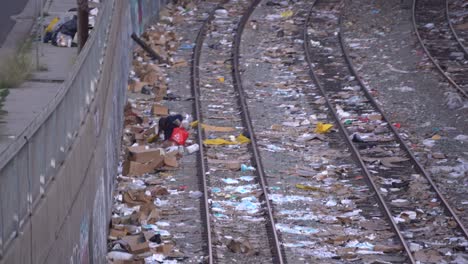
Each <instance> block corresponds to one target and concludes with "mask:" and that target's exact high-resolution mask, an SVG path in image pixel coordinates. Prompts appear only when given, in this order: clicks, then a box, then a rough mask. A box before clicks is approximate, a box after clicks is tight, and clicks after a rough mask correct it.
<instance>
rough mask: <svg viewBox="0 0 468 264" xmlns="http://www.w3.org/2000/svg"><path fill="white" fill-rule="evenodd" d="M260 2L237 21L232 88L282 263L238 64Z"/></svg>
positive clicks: (281, 260) (278, 259)
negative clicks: (236, 95)
mask: <svg viewBox="0 0 468 264" xmlns="http://www.w3.org/2000/svg"><path fill="white" fill-rule="evenodd" d="M260 2H261V0H254V1H253V2H252V4H251V5H250V7H249V8H248V10H247V11H246V12H245V13H244V15H243V16H242V18H241V20H240V21H239V23H238V26H237V31H236V36H235V37H234V43H233V46H232V56H233V67H232V76H233V80H234V88H235V89H236V91H237V94H238V99H239V105H240V106H241V109H242V120H243V123H244V125H245V127H246V128H247V131H248V132H249V134H250V140H251V148H252V152H253V154H254V160H253V162H254V165H256V167H257V173H258V176H259V179H260V181H259V182H260V185H261V188H262V191H263V195H264V197H265V204H266V207H267V209H268V212H267V213H268V218H269V220H270V225H271V227H270V228H271V230H270V232H271V234H272V235H273V238H272V241H270V242H271V243H272V244H273V246H274V248H273V249H274V253H275V254H274V255H276V262H275V263H280V264H282V263H285V262H284V261H283V254H282V252H281V243H280V242H279V236H278V233H277V232H276V226H275V220H274V217H273V210H272V205H271V202H270V199H269V198H268V190H267V183H266V180H265V171H264V168H263V164H262V159H261V157H260V151H259V149H258V145H257V140H256V138H255V133H254V129H253V125H252V119H251V118H250V112H249V108H248V106H247V100H246V97H245V91H244V87H243V85H242V79H241V76H240V66H239V57H240V51H239V49H240V45H241V39H242V32H243V31H244V27H245V25H246V24H247V21H248V20H249V17H250V16H251V14H252V13H253V11H254V10H255V8H256V7H257V6H258V5H259V4H260Z"/></svg>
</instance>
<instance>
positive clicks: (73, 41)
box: [43, 0, 100, 48]
mask: <svg viewBox="0 0 468 264" xmlns="http://www.w3.org/2000/svg"><path fill="white" fill-rule="evenodd" d="M99 4H100V2H99V0H91V1H89V3H88V5H89V16H88V28H89V30H92V29H93V28H94V25H95V23H96V18H97V15H98V12H99V8H98V6H99ZM77 31H78V18H77V8H72V9H70V10H68V11H67V12H66V13H64V14H61V15H59V16H55V17H54V16H52V17H50V21H49V22H48V24H47V26H46V27H45V29H44V39H43V42H44V43H49V42H50V43H51V44H52V45H54V46H57V47H68V48H70V47H76V45H77V43H78V40H77V38H78V36H77V34H76V33H77Z"/></svg>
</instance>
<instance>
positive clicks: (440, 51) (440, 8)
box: [412, 0, 468, 98]
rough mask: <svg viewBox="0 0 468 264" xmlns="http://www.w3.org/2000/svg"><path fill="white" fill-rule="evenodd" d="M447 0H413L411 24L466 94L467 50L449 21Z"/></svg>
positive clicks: (440, 67) (429, 52)
mask: <svg viewBox="0 0 468 264" xmlns="http://www.w3.org/2000/svg"><path fill="white" fill-rule="evenodd" d="M448 1H450V0H446V1H438V0H414V1H413V10H412V11H413V26H414V30H415V32H416V35H417V37H418V40H419V42H420V43H421V45H422V47H423V49H424V51H425V53H426V54H427V56H428V57H429V58H430V60H431V61H432V62H433V64H434V65H435V66H436V68H437V69H438V70H439V72H440V73H441V74H442V75H443V76H444V77H445V79H446V80H447V81H448V82H449V83H450V84H451V85H452V86H453V87H454V88H456V89H457V91H458V92H459V93H460V94H461V95H462V96H463V97H465V98H468V53H467V51H466V47H464V46H463V43H462V41H461V39H460V38H459V37H458V35H457V34H456V31H455V30H454V28H453V26H452V23H451V21H450V12H449V4H448Z"/></svg>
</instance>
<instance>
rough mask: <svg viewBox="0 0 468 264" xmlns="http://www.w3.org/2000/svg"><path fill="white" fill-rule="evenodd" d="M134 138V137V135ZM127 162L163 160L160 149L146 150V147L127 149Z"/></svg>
mask: <svg viewBox="0 0 468 264" xmlns="http://www.w3.org/2000/svg"><path fill="white" fill-rule="evenodd" d="M135 136H136V135H135ZM127 150H128V154H129V160H130V161H135V162H139V163H147V162H155V163H160V162H162V161H163V160H164V156H163V152H162V149H159V148H147V147H146V146H135V147H128V148H127Z"/></svg>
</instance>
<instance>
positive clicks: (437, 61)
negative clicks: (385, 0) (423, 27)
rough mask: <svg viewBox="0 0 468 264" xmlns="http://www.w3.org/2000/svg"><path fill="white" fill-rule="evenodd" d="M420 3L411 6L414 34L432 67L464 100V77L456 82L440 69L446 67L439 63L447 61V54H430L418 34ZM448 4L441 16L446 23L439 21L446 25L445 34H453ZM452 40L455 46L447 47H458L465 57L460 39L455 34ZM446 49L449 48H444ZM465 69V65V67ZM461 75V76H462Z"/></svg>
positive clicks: (417, 0) (414, 2)
mask: <svg viewBox="0 0 468 264" xmlns="http://www.w3.org/2000/svg"><path fill="white" fill-rule="evenodd" d="M419 1H421V0H413V6H412V20H413V28H414V31H415V33H416V36H417V38H418V40H419V43H420V44H421V46H422V48H423V50H424V52H425V53H426V55H427V56H428V57H429V59H430V60H431V61H432V63H433V64H434V66H436V68H437V69H438V70H439V72H440V73H441V74H442V76H443V77H444V78H445V79H446V80H447V81H448V82H449V83H450V84H451V85H452V86H453V87H454V88H455V89H456V90H457V91H458V92H459V93H460V94H461V95H463V96H464V97H465V98H468V90H467V88H466V87H463V85H462V84H460V83H461V81H463V79H464V78H466V76H461V77H460V78H458V79H461V80H457V79H455V78H454V77H453V76H450V75H449V74H447V72H446V71H445V70H444V69H443V68H442V67H444V68H447V66H446V65H444V66H442V65H441V63H440V62H441V61H444V60H447V59H448V54H443V55H442V56H440V55H439V56H437V55H435V54H434V53H433V52H431V51H430V50H429V48H428V46H427V45H426V43H425V41H424V40H423V37H422V36H421V34H420V32H419V26H418V23H417V21H416V12H417V11H416V6H417V4H418V2H419ZM447 6H448V2H446V3H445V12H444V14H443V16H444V17H445V18H446V20H447V21H439V22H440V23H441V24H446V25H445V26H446V27H447V28H445V29H444V30H445V32H448V31H451V32H452V33H455V31H454V30H453V27H452V25H451V22H450V18H449V16H448V7H447ZM431 17H433V18H434V19H435V17H436V16H434V15H432V16H431ZM452 37H453V39H452V38H450V40H455V41H456V42H457V43H456V44H455V45H449V46H452V47H453V46H458V47H459V51H462V52H464V54H465V56H466V49H464V47H463V45H461V42H460V39H459V38H458V35H457V34H454V35H453V36H452ZM446 48H449V47H446ZM465 67H466V65H465ZM467 68H468V67H467ZM465 72H468V69H467V70H465ZM462 75H463V74H462ZM466 85H468V84H467V83H465V86H466Z"/></svg>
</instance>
